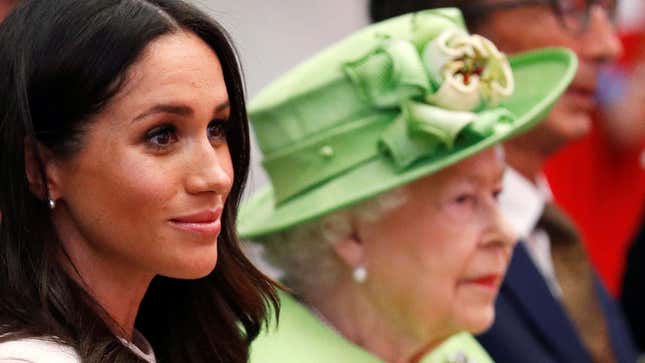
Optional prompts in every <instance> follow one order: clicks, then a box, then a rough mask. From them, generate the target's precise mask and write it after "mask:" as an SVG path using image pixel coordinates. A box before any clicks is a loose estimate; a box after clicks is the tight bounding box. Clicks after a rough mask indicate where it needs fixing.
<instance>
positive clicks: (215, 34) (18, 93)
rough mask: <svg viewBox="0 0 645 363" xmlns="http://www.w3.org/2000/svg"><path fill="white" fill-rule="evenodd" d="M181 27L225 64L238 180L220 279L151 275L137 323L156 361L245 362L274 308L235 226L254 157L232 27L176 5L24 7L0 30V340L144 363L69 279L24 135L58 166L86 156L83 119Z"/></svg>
mask: <svg viewBox="0 0 645 363" xmlns="http://www.w3.org/2000/svg"><path fill="white" fill-rule="evenodd" d="M179 30H187V31H190V32H192V33H194V34H196V35H197V36H199V37H200V38H201V39H202V40H203V41H204V42H205V43H206V44H208V45H209V46H210V47H211V48H212V49H213V51H214V52H215V53H216V54H217V56H218V58H219V60H220V63H221V65H222V70H223V74H224V79H225V83H226V87H227V89H228V94H229V99H230V105H231V119H232V120H236V122H237V127H233V128H231V131H230V133H229V134H228V136H227V138H228V144H229V149H230V153H231V158H232V159H233V165H234V172H235V181H234V184H233V187H232V190H231V192H230V195H229V197H228V200H227V202H226V205H225V206H224V214H223V216H222V226H223V228H222V232H221V234H220V236H219V245H218V249H219V256H220V258H219V259H218V261H217V266H216V267H215V269H214V271H213V272H211V273H210V274H209V275H208V276H206V277H204V278H201V279H196V280H179V279H172V278H168V277H162V276H157V277H155V278H154V279H153V281H152V282H151V284H150V286H149V288H148V291H147V292H146V294H145V297H144V299H143V301H142V303H141V306H140V310H139V314H138V316H137V321H136V324H135V326H136V328H137V329H138V330H139V331H141V332H142V333H143V335H144V336H145V337H146V338H147V339H148V340H149V341H150V343H151V344H152V347H153V349H154V351H155V354H156V355H157V358H158V360H159V361H160V362H209V363H210V362H222V363H235V362H246V361H247V360H248V347H249V344H250V342H251V341H252V340H253V339H254V338H255V337H256V336H257V335H258V332H259V330H260V329H261V328H262V326H263V324H264V323H265V322H266V320H267V316H268V315H269V314H270V313H271V311H273V310H275V311H276V312H277V309H278V304H279V303H278V299H277V295H276V290H275V287H276V286H275V284H274V283H273V282H272V281H271V280H270V279H268V278H266V277H265V276H264V275H263V274H262V273H261V272H259V271H258V270H257V269H256V268H255V267H253V265H252V264H251V263H250V262H249V261H248V260H247V259H246V257H245V256H244V254H243V253H242V251H241V250H240V247H239V243H238V238H237V235H236V232H235V227H234V223H235V219H236V212H237V207H238V204H239V199H240V196H241V194H242V191H243V188H244V185H245V183H246V176H247V174H248V169H249V153H250V151H249V127H248V120H247V116H246V110H245V104H244V87H243V80H242V75H241V71H240V66H239V61H238V58H237V56H236V53H235V51H234V48H233V46H232V43H231V41H230V40H229V37H228V35H227V34H226V32H225V31H224V30H223V29H222V28H221V27H220V26H219V25H218V24H217V23H216V22H215V21H213V20H212V19H210V18H209V17H208V16H207V15H205V14H203V13H202V12H201V11H199V10H197V9H195V8H194V7H192V6H190V5H188V4H186V3H184V2H183V1H180V0H25V1H23V2H22V3H21V4H20V5H19V6H18V7H17V8H16V9H15V11H14V12H13V13H12V14H11V15H9V16H8V17H7V18H6V19H5V21H4V22H3V23H1V24H0V70H1V71H0V211H2V220H1V222H0V341H2V340H10V339H16V338H21V337H43V336H44V337H50V338H52V339H56V340H58V341H60V342H61V343H64V344H67V345H70V346H71V347H73V348H74V349H75V350H76V351H77V352H78V353H79V354H80V356H81V358H82V360H83V361H84V362H139V361H140V359H139V358H137V357H136V356H135V355H133V353H132V352H130V351H129V350H128V349H127V348H125V347H124V346H122V345H121V344H120V343H119V341H118V339H117V338H116V337H115V335H114V333H113V332H112V331H111V329H110V327H111V326H112V325H110V323H111V322H110V320H109V318H108V317H107V314H106V312H105V311H104V310H103V309H102V308H101V307H100V306H99V304H98V303H97V302H96V301H95V300H94V299H93V298H92V297H91V296H90V295H89V294H88V293H87V292H86V291H85V290H84V289H83V288H82V287H81V286H80V285H79V284H78V283H76V282H75V280H74V279H73V278H72V277H71V276H70V275H68V274H67V273H66V272H65V271H64V269H63V267H62V263H61V261H60V258H61V257H60V256H61V255H62V256H65V251H63V250H62V245H61V243H60V240H59V238H58V236H57V235H56V233H55V230H54V226H53V222H52V219H51V216H50V212H49V209H48V207H47V205H46V203H45V202H44V201H43V200H42V198H41V197H39V196H36V195H34V193H32V192H30V188H29V185H28V180H27V178H26V170H25V152H24V151H25V140H29V139H33V140H35V141H36V142H37V143H38V144H40V145H41V146H43V147H45V148H47V149H48V150H50V151H51V152H52V153H53V155H54V156H55V157H57V158H66V157H69V156H71V155H74V154H75V153H79V152H83V145H82V141H83V137H84V132H85V130H86V127H87V124H88V122H90V121H89V120H91V119H92V118H91V116H92V115H94V114H97V113H99V112H101V111H102V109H103V108H104V106H105V105H106V104H107V103H108V102H109V101H110V100H111V99H112V97H113V96H114V95H115V94H116V93H117V92H118V91H119V90H120V89H121V87H122V86H123V84H124V82H125V75H126V71H127V70H128V69H129V67H130V66H132V65H133V64H134V63H135V62H137V60H138V59H139V58H140V57H141V54H142V52H143V51H144V49H145V48H146V46H147V45H148V44H150V43H151V42H152V41H154V40H155V39H157V38H159V37H161V36H163V35H167V34H172V33H174V32H177V31H179ZM41 164H42V163H41ZM41 174H42V175H44V173H43V170H42V166H41ZM42 175H41V176H42Z"/></svg>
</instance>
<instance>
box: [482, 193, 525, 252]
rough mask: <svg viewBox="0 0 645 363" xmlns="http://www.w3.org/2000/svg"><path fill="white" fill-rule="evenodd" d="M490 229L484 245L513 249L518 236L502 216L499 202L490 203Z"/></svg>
mask: <svg viewBox="0 0 645 363" xmlns="http://www.w3.org/2000/svg"><path fill="white" fill-rule="evenodd" d="M487 214H488V221H489V224H488V228H487V233H486V236H485V238H484V240H483V241H484V244H486V245H495V246H499V247H513V246H514V245H515V243H517V236H516V234H515V231H514V230H513V228H512V227H511V225H510V223H509V222H508V221H507V220H506V218H504V216H503V215H502V212H501V210H500V209H499V206H498V205H497V202H496V201H494V202H492V203H489V208H488V212H487Z"/></svg>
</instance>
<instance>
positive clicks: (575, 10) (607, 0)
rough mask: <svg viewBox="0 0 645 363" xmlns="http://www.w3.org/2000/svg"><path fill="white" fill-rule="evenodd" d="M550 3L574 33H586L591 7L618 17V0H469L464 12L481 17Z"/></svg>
mask: <svg viewBox="0 0 645 363" xmlns="http://www.w3.org/2000/svg"><path fill="white" fill-rule="evenodd" d="M532 5H548V6H550V7H551V10H552V11H553V13H554V14H555V16H556V17H557V18H558V21H559V22H560V24H561V25H562V27H563V28H564V29H566V30H567V31H570V32H572V33H574V34H581V33H584V32H585V31H586V30H587V29H588V28H589V22H590V19H591V9H593V7H594V6H600V7H601V8H602V9H603V10H604V11H605V13H606V14H607V18H608V19H609V20H610V21H611V22H614V21H615V19H616V5H617V0H509V1H498V2H488V3H486V2H481V1H469V2H467V3H466V5H464V6H463V9H462V10H463V11H464V13H468V14H472V15H473V16H474V17H481V16H482V15H483V14H485V13H489V12H493V11H497V10H510V9H515V8H520V7H524V6H532Z"/></svg>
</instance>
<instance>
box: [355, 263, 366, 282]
mask: <svg viewBox="0 0 645 363" xmlns="http://www.w3.org/2000/svg"><path fill="white" fill-rule="evenodd" d="M352 277H353V278H354V281H355V282H356V283H358V284H362V283H363V282H365V280H367V269H366V268H365V267H364V266H358V267H356V268H355V269H354V272H353V273H352Z"/></svg>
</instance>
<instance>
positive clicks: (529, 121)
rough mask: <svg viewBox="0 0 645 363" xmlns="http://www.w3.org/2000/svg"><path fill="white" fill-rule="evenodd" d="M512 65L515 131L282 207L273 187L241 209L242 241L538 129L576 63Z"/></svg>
mask: <svg viewBox="0 0 645 363" xmlns="http://www.w3.org/2000/svg"><path fill="white" fill-rule="evenodd" d="M509 61H510V64H511V67H512V69H513V76H514V78H515V93H514V94H513V96H512V97H511V98H509V99H507V100H506V101H505V102H504V103H503V104H502V106H503V107H505V108H507V109H508V110H510V111H511V112H513V114H515V115H516V116H517V119H516V120H515V122H514V123H513V125H512V127H511V128H509V129H506V130H504V131H502V132H499V133H496V134H493V135H492V136H490V137H488V138H486V139H484V140H481V141H480V142H477V143H474V144H470V145H466V146H462V147H455V148H453V149H450V150H446V152H443V153H441V154H436V155H433V156H431V157H428V158H426V159H422V160H419V161H417V162H416V163H415V164H413V165H412V166H410V167H409V168H407V169H406V170H404V171H400V170H399V169H397V168H396V167H395V166H394V164H393V163H392V162H391V161H390V160H389V159H388V158H386V157H385V156H383V157H377V158H374V159H372V160H369V161H367V162H365V163H363V164H361V165H359V166H357V167H355V168H353V169H351V170H349V171H347V172H345V173H343V174H341V175H339V176H336V177H335V178H333V179H332V180H330V181H328V182H326V183H323V184H321V185H318V186H316V187H314V188H313V189H310V190H308V191H306V192H303V193H301V194H300V195H298V196H296V197H294V198H291V199H289V200H288V201H287V202H284V203H282V204H280V205H279V206H275V203H274V196H273V190H272V188H271V187H270V186H268V187H265V188H263V189H262V190H260V191H259V192H258V193H256V194H255V195H254V196H252V197H251V198H249V200H247V201H246V202H244V203H243V204H242V207H241V208H240V211H239V216H238V221H237V222H238V224H237V230H238V233H239V235H240V237H242V238H244V239H253V238H257V237H261V236H262V235H267V234H271V233H274V232H278V231H280V230H284V229H288V228H290V227H293V226H295V225H298V224H302V223H306V222H309V221H312V220H315V219H317V218H320V217H321V216H324V215H326V214H329V213H332V212H334V211H337V210H340V209H343V208H346V207H349V206H351V205H354V204H357V203H359V202H361V201H364V200H367V199H369V198H371V197H374V196H376V195H378V194H380V193H383V192H386V191H388V190H391V189H394V188H396V187H399V186H402V185H404V184H407V183H410V182H412V181H414V180H416V179H419V178H421V177H423V176H426V175H429V174H432V173H435V172H437V171H439V170H441V169H443V168H446V167H448V166H450V165H452V164H455V163H457V162H459V161H460V160H463V159H465V158H467V157H469V156H472V155H474V154H476V153H478V152H480V151H482V150H484V149H486V148H489V147H491V146H493V145H496V144H498V143H500V142H502V141H504V140H507V139H509V138H511V137H513V136H515V135H517V134H520V133H523V132H525V131H527V130H528V129H530V128H531V127H533V126H535V125H536V124H537V123H538V122H540V121H541V120H543V119H544V118H545V117H546V116H547V115H548V113H549V112H550V110H551V108H552V107H553V105H554V104H555V102H556V101H557V100H558V98H559V97H560V96H561V95H562V93H563V92H564V91H565V90H566V89H567V87H568V85H569V83H570V82H571V81H572V80H573V77H574V75H575V73H576V69H577V58H576V56H575V55H574V54H573V53H572V52H571V51H569V50H566V49H560V48H547V49H540V50H535V51H531V52H527V53H523V54H518V55H514V56H511V57H509ZM293 172H294V173H297V172H298V170H294V171H293ZM357 186H360V187H357Z"/></svg>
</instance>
